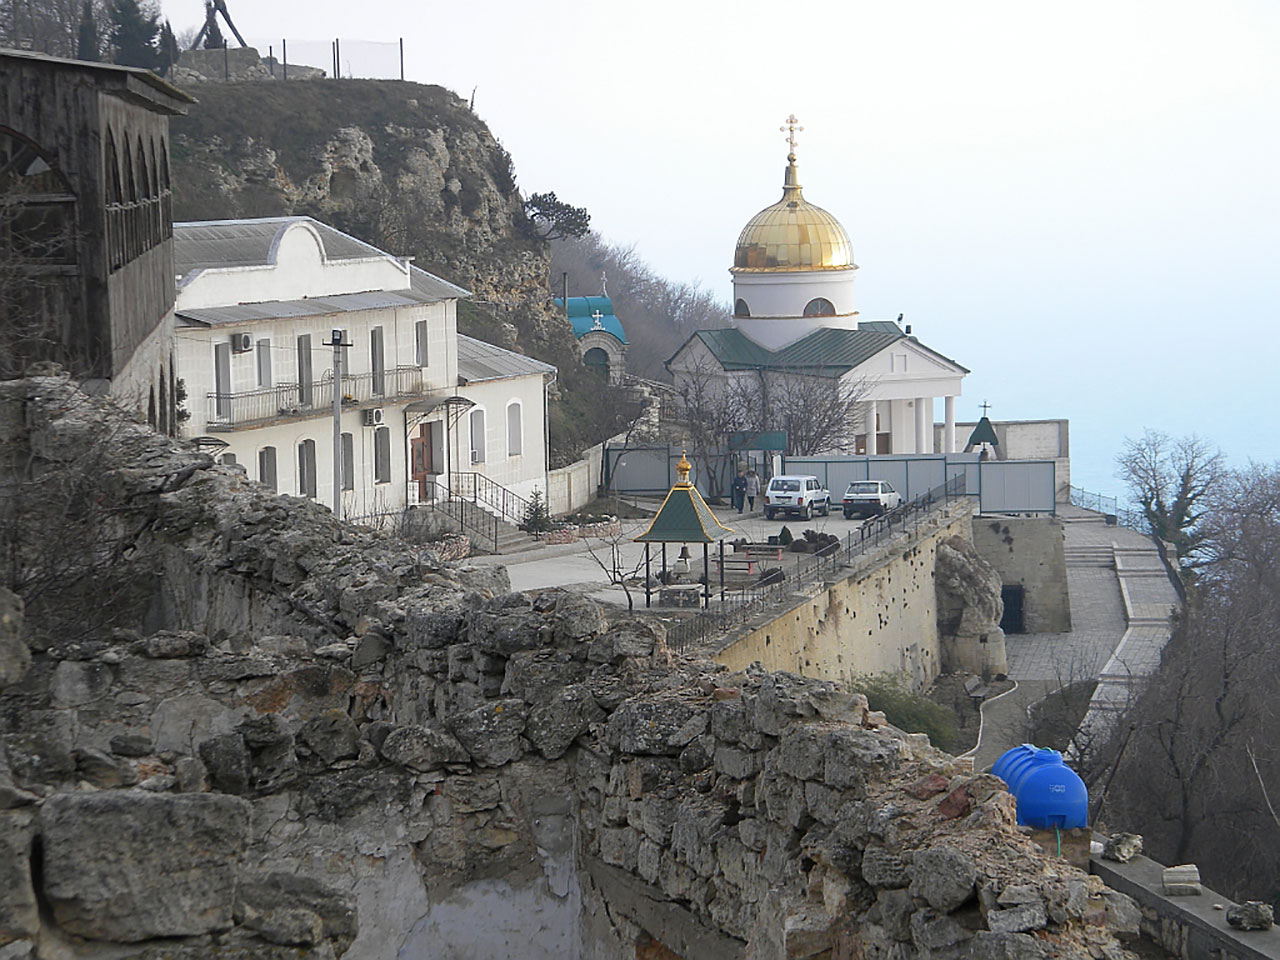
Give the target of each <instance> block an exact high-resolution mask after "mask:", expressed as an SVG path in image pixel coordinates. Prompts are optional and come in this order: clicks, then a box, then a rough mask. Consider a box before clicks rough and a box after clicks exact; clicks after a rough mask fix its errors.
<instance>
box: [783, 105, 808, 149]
mask: <svg viewBox="0 0 1280 960" xmlns="http://www.w3.org/2000/svg"><path fill="white" fill-rule="evenodd" d="M785 123H786V126H785V127H779V128H778V130H779V131H781V132H782V133H785V134H786V135H787V146H788V147H790V148H791V152H792V153H795V152H796V143H797V141H796V133H797V132H799V133H803V132H804V127H802V126H800V121H799V120H797V119H796V115H795V114H794V113H793V114H791V116H789V117H787V119H786V121H785Z"/></svg>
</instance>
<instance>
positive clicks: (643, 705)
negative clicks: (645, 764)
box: [605, 697, 694, 756]
mask: <svg viewBox="0 0 1280 960" xmlns="http://www.w3.org/2000/svg"><path fill="white" fill-rule="evenodd" d="M693 713H694V711H693V708H692V707H690V706H689V705H688V704H687V703H684V702H683V701H682V700H677V699H675V698H663V699H640V698H634V697H633V698H631V699H629V700H624V701H623V702H622V703H621V704H619V705H618V708H617V709H616V710H614V711H613V714H612V715H611V716H610V717H609V723H608V726H607V728H606V733H605V738H606V740H607V742H608V743H609V745H610V746H611V747H613V748H614V749H617V750H621V751H622V752H623V753H634V754H652V755H656V756H663V755H667V756H676V755H677V754H679V753H680V748H679V747H675V746H672V745H671V744H670V739H671V737H672V736H673V735H674V734H675V733H677V732H678V731H679V730H680V729H681V728H682V727H683V726H684V725H685V724H686V723H687V722H688V721H689V718H690V717H692V716H693Z"/></svg>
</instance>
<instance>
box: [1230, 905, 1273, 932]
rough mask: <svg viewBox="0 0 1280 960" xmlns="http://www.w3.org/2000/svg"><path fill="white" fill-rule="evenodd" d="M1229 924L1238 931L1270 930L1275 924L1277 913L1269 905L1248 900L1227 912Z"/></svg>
mask: <svg viewBox="0 0 1280 960" xmlns="http://www.w3.org/2000/svg"><path fill="white" fill-rule="evenodd" d="M1227 923H1229V924H1231V926H1233V927H1235V928H1237V929H1238V930H1270V929H1271V927H1272V925H1273V924H1274V923H1275V913H1274V911H1273V910H1272V909H1271V904H1269V903H1263V902H1262V901H1261V900H1247V901H1245V902H1244V903H1242V904H1240V905H1239V906H1235V907H1231V908H1230V909H1229V910H1227Z"/></svg>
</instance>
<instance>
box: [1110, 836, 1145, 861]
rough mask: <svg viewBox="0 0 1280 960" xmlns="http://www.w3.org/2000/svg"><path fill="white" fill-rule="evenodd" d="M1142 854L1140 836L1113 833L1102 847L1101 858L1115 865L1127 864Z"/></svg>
mask: <svg viewBox="0 0 1280 960" xmlns="http://www.w3.org/2000/svg"><path fill="white" fill-rule="evenodd" d="M1141 852H1142V836H1141V834H1137V833H1113V834H1111V836H1109V837H1107V840H1106V843H1104V844H1103V845H1102V856H1103V859H1106V860H1115V861H1116V862H1117V863H1128V862H1129V861H1130V860H1132V859H1133V858H1134V857H1136V856H1137V855H1138V854H1140V853H1141Z"/></svg>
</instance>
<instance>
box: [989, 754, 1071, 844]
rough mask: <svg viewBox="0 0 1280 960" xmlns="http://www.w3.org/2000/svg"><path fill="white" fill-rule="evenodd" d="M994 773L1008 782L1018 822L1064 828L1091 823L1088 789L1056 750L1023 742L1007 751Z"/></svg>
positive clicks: (996, 765)
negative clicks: (1089, 820) (1015, 802)
mask: <svg viewBox="0 0 1280 960" xmlns="http://www.w3.org/2000/svg"><path fill="white" fill-rule="evenodd" d="M991 772H992V773H994V774H995V775H996V776H998V777H999V778H1000V779H1001V780H1003V781H1004V782H1005V783H1007V784H1008V785H1009V792H1010V793H1012V794H1013V797H1014V800H1016V801H1017V804H1018V823H1019V824H1022V825H1024V826H1028V827H1034V828H1036V829H1050V828H1053V827H1058V828H1059V829H1063V830H1066V829H1069V828H1071V827H1083V826H1087V825H1088V819H1089V791H1088V788H1086V787H1085V785H1084V781H1083V780H1081V779H1080V777H1079V776H1077V775H1076V772H1075V771H1074V770H1072V769H1071V768H1070V767H1068V766H1067V765H1066V764H1064V763H1063V762H1062V754H1060V753H1059V752H1058V751H1057V750H1049V749H1043V748H1039V747H1035V746H1033V745H1032V744H1029V743H1024V744H1022V745H1021V746H1018V747H1014V748H1013V749H1012V750H1006V751H1005V752H1004V753H1003V754H1002V755H1001V756H1000V759H999V760H997V761H996V762H995V765H994V766H992V768H991Z"/></svg>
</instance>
